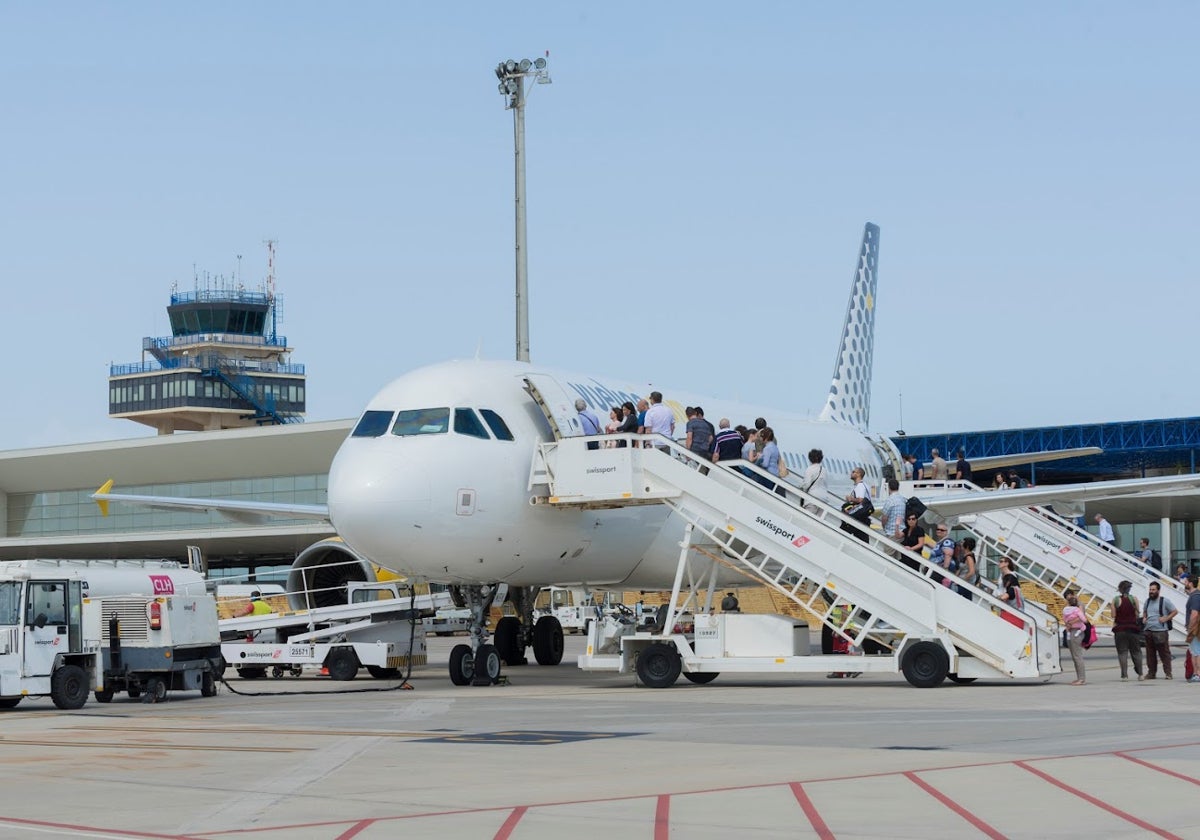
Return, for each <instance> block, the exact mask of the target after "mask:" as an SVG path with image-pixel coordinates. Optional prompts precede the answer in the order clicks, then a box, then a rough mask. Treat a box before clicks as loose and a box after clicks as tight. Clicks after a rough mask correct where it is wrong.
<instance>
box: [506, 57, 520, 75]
mask: <svg viewBox="0 0 1200 840" xmlns="http://www.w3.org/2000/svg"><path fill="white" fill-rule="evenodd" d="M504 70H505V72H506V73H515V72H516V71H517V62H515V61H513V60H512V59H511V58H510V59H509V60H508V61H506V62H504Z"/></svg>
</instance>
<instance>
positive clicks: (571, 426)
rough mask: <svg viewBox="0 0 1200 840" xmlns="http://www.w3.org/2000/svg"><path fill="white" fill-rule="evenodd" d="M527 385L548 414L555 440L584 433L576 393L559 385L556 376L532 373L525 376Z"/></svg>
mask: <svg viewBox="0 0 1200 840" xmlns="http://www.w3.org/2000/svg"><path fill="white" fill-rule="evenodd" d="M525 385H526V387H527V388H528V390H529V395H530V396H531V397H533V401H534V402H536V403H537V404H538V408H540V409H541V410H542V413H543V414H545V415H546V420H547V421H548V422H549V423H550V431H551V432H552V433H553V434H554V439H555V440H562V439H563V438H565V437H579V436H580V435H582V434H583V426H582V425H581V424H580V422H579V413H578V412H576V411H575V395H573V394H571V393H570V392H568V391H567V390H566V389H565V388H563V387H562V386H561V385H559V384H558V381H557V380H555V379H554V377H552V376H546V375H545V374H541V373H531V374H529V376H526V377H525Z"/></svg>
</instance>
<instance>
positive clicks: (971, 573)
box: [958, 537, 979, 601]
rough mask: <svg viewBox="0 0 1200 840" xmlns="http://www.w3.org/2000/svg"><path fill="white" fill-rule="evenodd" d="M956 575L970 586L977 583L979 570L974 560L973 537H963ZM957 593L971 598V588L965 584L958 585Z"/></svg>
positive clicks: (968, 598)
mask: <svg viewBox="0 0 1200 840" xmlns="http://www.w3.org/2000/svg"><path fill="white" fill-rule="evenodd" d="M958 576H959V577H960V578H962V579H963V580H965V581H966V582H967V583H969V584H971V585H972V586H978V585H979V571H978V566H977V565H976V561H975V538H974V537H963V541H962V553H961V554H960V555H959V558H958ZM958 594H959V595H961V596H963V597H964V598H966V599H967V600H968V601H969V600H971V590H969V589H967V588H966V587H965V586H959V587H958Z"/></svg>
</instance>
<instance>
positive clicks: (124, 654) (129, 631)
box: [83, 595, 222, 703]
mask: <svg viewBox="0 0 1200 840" xmlns="http://www.w3.org/2000/svg"><path fill="white" fill-rule="evenodd" d="M92 600H94V601H97V602H98V606H99V609H87V608H86V607H87V606H90V605H89V604H88V603H87V602H85V609H84V613H83V616H84V636H85V638H88V637H92V636H93V634H94V635H97V636H99V637H100V638H101V640H102V641H101V647H100V657H99V660H98V666H97V669H96V686H95V696H96V701H97V702H99V703H108V702H110V701H111V700H112V698H113V695H114V694H116V692H118V691H124V692H126V693H127V694H128V695H129V696H130V697H131V698H136V697H139V696H140V697H141V698H142V702H145V703H157V702H159V701H160V700H162V699H164V698H165V697H166V696H167V692H168V691H199V692H200V693H201V695H203V696H204V697H212V696H214V695H215V694H216V693H217V685H216V679H217V677H218V676H219V675H220V672H221V668H222V662H221V637H220V631H219V630H218V629H217V605H216V601H215V600H214V599H213V597H212V596H211V595H164V596H158V597H154V596H144V595H114V596H108V597H105V598H99V599H92ZM93 622H95V623H98V625H99V626H98V627H92V626H90V625H91V624H92V623H93Z"/></svg>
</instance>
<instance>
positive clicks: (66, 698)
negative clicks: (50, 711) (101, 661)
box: [50, 665, 88, 709]
mask: <svg viewBox="0 0 1200 840" xmlns="http://www.w3.org/2000/svg"><path fill="white" fill-rule="evenodd" d="M87 697H88V680H87V674H86V673H84V670H83V669H82V668H80V667H79V666H78V665H64V666H62V667H61V668H59V669H58V670H57V671H55V672H54V674H53V676H51V677H50V699H51V700H53V701H54V705H55V706H57V707H58V708H60V709H82V708H83V704H84V703H86V702H87Z"/></svg>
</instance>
